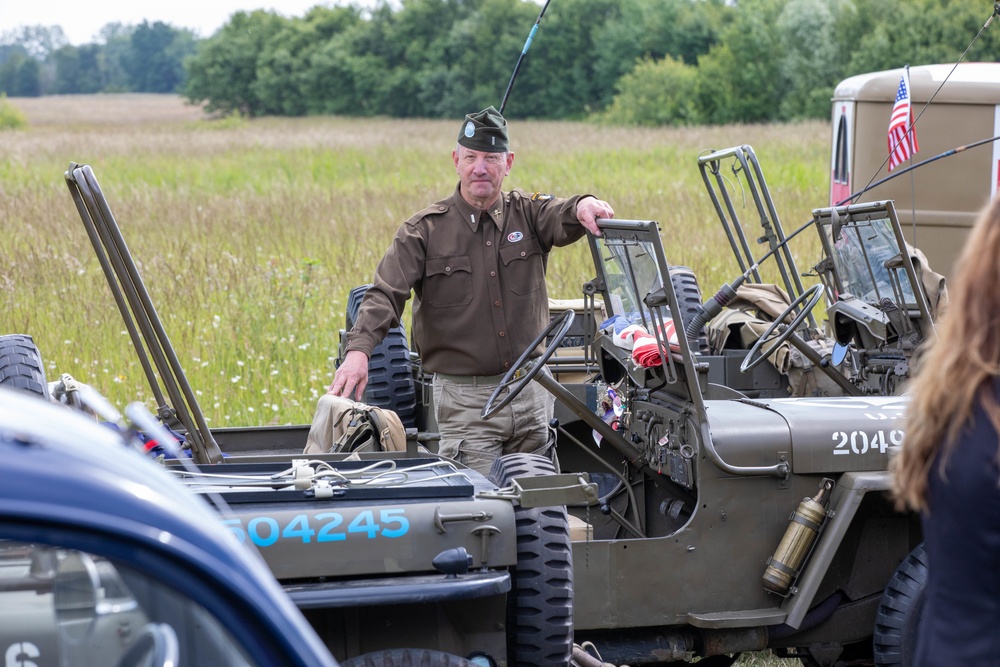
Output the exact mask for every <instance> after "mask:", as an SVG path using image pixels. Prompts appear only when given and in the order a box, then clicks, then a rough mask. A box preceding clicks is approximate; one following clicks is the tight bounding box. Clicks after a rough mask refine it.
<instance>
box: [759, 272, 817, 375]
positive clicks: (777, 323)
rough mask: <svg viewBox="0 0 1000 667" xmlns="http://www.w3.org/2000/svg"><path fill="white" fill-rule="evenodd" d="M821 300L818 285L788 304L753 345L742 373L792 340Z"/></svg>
mask: <svg viewBox="0 0 1000 667" xmlns="http://www.w3.org/2000/svg"><path fill="white" fill-rule="evenodd" d="M821 298H823V285H822V284H817V285H813V286H812V287H810V288H809V289H807V290H806V291H805V292H803V293H802V294H801V295H800V296H799V297H798V298H797V299H795V300H794V301H792V302H791V303H790V304H788V307H787V308H785V310H783V311H782V312H781V314H780V315H778V316H777V317H776V318H774V322H772V323H771V326H769V327H768V328H767V330H766V331H765V332H764V333H763V334H762V335H761V337H760V338H758V339H757V341H756V342H755V343H754V344H753V347H751V348H750V351H749V352H747V356H746V357H744V358H743V363H742V364H740V372H741V373H746V372H747V371H749V370H750V369H752V368H756V367H757V366H759V365H760V364H761V363H762V362H763V361H764V360H765V359H767V358H768V357H769V356H770V355H771V352H772V351H773V350H775V349H777V348H778V347H779V346H780V345H781V344H782V343H784V342H785V341H786V340H788V339H789V338H791V337H792V335H793V334H794V333H795V331H796V329H798V328H799V325H800V324H802V322H803V321H804V320H805V319H806V317H808V316H809V313H811V312H812V309H813V308H815V307H816V304H817V303H819V300H820V299H821ZM807 302H808V303H807ZM802 304H805V306H804V307H803V308H802V309H801V310H799V312H798V313H796V314H795V319H793V320H792V321H791V322H790V323H788V324H785V320H786V319H788V317H790V316H791V315H792V314H793V313H795V311H796V309H797V308H799V306H802ZM765 345H767V346H768V352H767V353H765V352H764V346H765Z"/></svg>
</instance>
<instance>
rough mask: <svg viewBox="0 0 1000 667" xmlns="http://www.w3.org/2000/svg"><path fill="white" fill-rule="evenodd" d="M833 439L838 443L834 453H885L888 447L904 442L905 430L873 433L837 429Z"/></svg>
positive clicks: (834, 447)
mask: <svg viewBox="0 0 1000 667" xmlns="http://www.w3.org/2000/svg"><path fill="white" fill-rule="evenodd" d="M833 441H834V443H836V444H834V446H833V453H834V454H867V453H868V452H869V451H872V452H879V453H881V454H885V450H886V448H888V447H890V446H893V447H898V446H899V445H901V444H903V432H902V431H900V430H899V429H893V430H891V431H888V433H887V432H886V431H882V430H878V431H875V432H874V433H871V434H869V433H868V432H867V431H835V432H834V433H833Z"/></svg>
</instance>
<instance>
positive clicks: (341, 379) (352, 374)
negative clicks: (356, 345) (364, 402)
mask: <svg viewBox="0 0 1000 667" xmlns="http://www.w3.org/2000/svg"><path fill="white" fill-rule="evenodd" d="M367 386H368V355H367V354H365V353H364V352H361V351H360V350H351V351H350V352H348V353H347V355H346V356H344V363H342V364H340V367H339V368H337V370H336V372H334V374H333V384H331V385H330V388H329V389H328V390H327V392H326V393H328V394H333V395H334V396H343V397H345V398H353V399H354V400H355V401H358V402H361V399H362V398H364V396H365V387H367Z"/></svg>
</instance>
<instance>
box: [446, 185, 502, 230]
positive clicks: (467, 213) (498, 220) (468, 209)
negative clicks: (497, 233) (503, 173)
mask: <svg viewBox="0 0 1000 667" xmlns="http://www.w3.org/2000/svg"><path fill="white" fill-rule="evenodd" d="M461 189H462V184H461V183H459V184H458V185H457V186H455V193H454V194H453V195H452V199H453V200H454V202H455V208H457V209H458V212H459V213H460V214H461V215H462V219H463V220H465V221H466V222H467V223H469V226H470V227H471V228H472V229H473V230H475V229H476V227H477V226H478V225H479V218H480V217H481V216H482V214H483V213H486V214H487V215H488V216H489V217H490V218H491V219H492V220H493V223H494V224H495V225H496V226H497V229H503V215H504V206H505V205H506V198H507V195H506V194H505V193H504V192H501V193H500V196H499V197H497V200H496V202H494V204H493V206H490V207H489V208H488V209H481V208H478V207H476V206H472V205H471V204H470V203H469V202H467V201H465V199H463V198H462V192H461Z"/></svg>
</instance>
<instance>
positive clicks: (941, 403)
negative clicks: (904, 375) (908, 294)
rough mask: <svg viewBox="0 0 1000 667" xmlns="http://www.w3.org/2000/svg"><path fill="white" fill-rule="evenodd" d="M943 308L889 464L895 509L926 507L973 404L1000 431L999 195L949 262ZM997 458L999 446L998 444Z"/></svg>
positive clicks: (921, 362) (917, 373)
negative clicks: (937, 463)
mask: <svg viewBox="0 0 1000 667" xmlns="http://www.w3.org/2000/svg"><path fill="white" fill-rule="evenodd" d="M953 275H954V278H953V283H952V284H950V285H949V286H948V292H949V296H950V301H949V304H948V309H947V310H946V311H945V313H944V315H943V316H942V318H941V319H940V321H939V324H938V327H937V337H936V339H935V340H932V341H929V342H928V343H927V345H928V347H927V349H925V350H924V353H923V354H922V355H921V358H920V361H919V362H918V364H917V366H918V368H917V370H916V376H915V378H914V379H913V381H912V382H911V384H910V390H909V393H910V395H911V401H910V404H909V407H908V409H907V415H906V431H905V434H906V435H905V438H904V442H903V447H902V451H901V452H900V453H899V455H898V456H897V457H895V459H894V460H893V462H892V471H893V477H894V479H893V494H894V497H895V500H896V506H897V508H898V509H901V510H902V509H905V508H907V507H909V508H911V509H914V510H918V511H925V510H926V509H927V501H926V493H927V478H928V475H929V474H930V472H931V465H932V464H933V462H934V459H935V457H936V456H937V454H938V452H939V451H940V450H942V449H943V450H944V455H943V456H942V469H943V465H944V462H945V461H946V460H947V457H948V454H949V453H950V450H951V448H952V445H953V444H954V442H955V440H956V439H957V438H958V435H959V433H960V432H961V429H962V427H963V426H964V425H965V423H966V422H967V421H968V420H969V419H970V417H971V415H972V412H973V409H974V408H975V406H976V404H977V403H979V402H982V404H983V406H984V408H985V410H986V414H987V415H988V416H989V419H990V421H991V422H992V423H993V426H994V428H995V429H996V430H997V432H998V433H1000V405H998V404H997V399H996V395H995V392H994V391H993V379H994V378H996V377H997V376H998V375H1000V196H998V197H995V198H994V199H993V202H992V203H991V204H990V205H989V206H988V207H987V208H986V209H984V210H983V212H982V213H981V214H980V216H979V218H978V220H977V221H976V224H975V225H974V226H973V228H972V231H971V232H970V233H969V238H968V239H967V240H966V243H965V247H964V248H963V249H962V253H961V255H960V256H959V259H958V261H957V262H956V264H955V269H954V272H953ZM998 458H1000V446H998Z"/></svg>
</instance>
